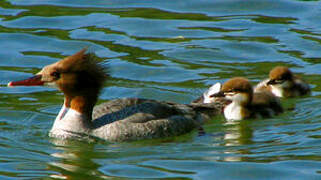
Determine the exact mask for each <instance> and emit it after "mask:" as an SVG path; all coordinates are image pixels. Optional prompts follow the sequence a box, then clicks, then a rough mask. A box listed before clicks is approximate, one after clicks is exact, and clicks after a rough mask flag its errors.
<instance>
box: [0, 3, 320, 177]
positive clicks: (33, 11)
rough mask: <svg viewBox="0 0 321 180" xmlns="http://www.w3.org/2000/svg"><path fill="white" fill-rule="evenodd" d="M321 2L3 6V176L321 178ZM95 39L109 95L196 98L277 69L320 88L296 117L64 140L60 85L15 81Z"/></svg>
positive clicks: (296, 104) (295, 102) (297, 106)
mask: <svg viewBox="0 0 321 180" xmlns="http://www.w3.org/2000/svg"><path fill="white" fill-rule="evenodd" d="M320 19H321V3H320V2H319V1H295V0H279V1H274V0H260V1H258V0H257V1H255V0H249V1H242V0H239V1H237V0H218V1H210V0H200V1H192V0H185V1H179V0H174V1H173V0H159V1H158V0H157V1H144V0H142V1H125V0H122V1H103V0H98V1H90V0H81V1H63V0H29V1H22V0H6V1H1V2H0V42H1V43H0V73H1V76H0V100H1V103H0V152H1V155H0V160H1V161H0V178H1V179H16V178H22V179H56V178H63V179H105V178H131V179H136V178H156V179H160V178H173V179H175V178H177V179H213V178H216V179H320V178H321V168H320V167H321V163H320V161H321V156H320V154H321V150H320V149H321V112H320V106H321V97H320V95H321V94H320V91H321V89H320V87H321V83H320V68H321V64H320V63H319V62H320V59H321V56H320V52H321V45H320V43H321V22H320ZM83 47H89V49H90V51H92V52H95V53H96V55H97V56H98V58H99V59H100V61H101V63H103V64H104V65H106V66H109V68H110V76H111V78H110V79H109V80H108V81H107V82H106V83H105V86H104V90H103V92H102V94H101V96H100V102H102V101H106V100H110V99H115V98H123V97H140V98H150V99H156V100H166V101H173V102H179V103H189V102H191V101H192V100H193V99H195V98H197V97H198V96H199V95H200V94H201V93H202V92H203V91H204V90H205V89H206V88H208V87H209V86H210V85H211V84H213V83H215V82H224V81H225V80H227V79H229V78H230V77H233V76H245V77H247V78H249V79H250V80H251V81H252V82H253V84H255V83H257V82H258V81H260V80H261V79H263V78H266V77H267V74H268V72H269V70H270V69H271V68H273V67H274V66H276V65H286V66H289V67H291V69H292V70H293V71H294V72H295V73H297V74H299V75H300V76H302V77H304V79H306V80H307V81H308V82H309V83H310V84H311V87H312V90H313V92H312V95H311V96H308V97H303V98H296V99H291V100H286V101H283V103H284V105H285V106H286V107H288V108H289V109H293V110H288V111H286V112H285V113H284V114H282V115H280V116H277V117H274V118H271V119H260V120H245V121H242V122H239V123H227V122H226V121H225V120H224V118H223V117H222V116H218V117H214V118H213V120H212V121H211V122H210V123H209V124H206V125H205V127H204V128H205V130H206V131H207V132H208V134H207V135H205V136H198V135H197V132H196V131H195V132H191V133H189V134H187V135H184V136H181V137H175V138H170V139H162V140H150V141H139V142H131V143H107V142H97V143H87V142H78V141H71V142H69V141H68V142H62V141H59V140H56V139H50V138H49V137H48V135H47V134H48V131H49V129H50V128H51V126H52V123H53V120H54V118H55V116H56V114H57V112H58V111H59V108H60V105H61V103H62V101H63V97H62V94H61V93H60V92H58V91H57V90H56V89H51V88H48V87H17V88H7V87H6V84H7V83H8V82H9V81H12V80H19V79H22V78H25V77H29V76H31V75H32V74H34V73H36V72H38V71H39V70H40V69H41V68H42V67H43V66H44V65H47V64H50V63H53V62H56V61H57V60H59V59H61V58H63V57H65V56H67V55H71V54H73V53H75V52H77V51H79V50H80V49H82V48H83Z"/></svg>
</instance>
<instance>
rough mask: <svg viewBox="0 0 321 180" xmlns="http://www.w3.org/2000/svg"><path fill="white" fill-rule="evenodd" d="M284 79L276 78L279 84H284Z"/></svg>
mask: <svg viewBox="0 0 321 180" xmlns="http://www.w3.org/2000/svg"><path fill="white" fill-rule="evenodd" d="M283 81H284V80H282V79H276V80H275V83H277V84H282V83H283Z"/></svg>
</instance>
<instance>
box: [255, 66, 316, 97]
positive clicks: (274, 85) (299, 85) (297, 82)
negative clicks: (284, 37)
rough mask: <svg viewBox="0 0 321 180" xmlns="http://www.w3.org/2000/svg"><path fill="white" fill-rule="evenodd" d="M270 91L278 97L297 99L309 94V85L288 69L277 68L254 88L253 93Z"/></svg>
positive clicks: (283, 67)
mask: <svg viewBox="0 0 321 180" xmlns="http://www.w3.org/2000/svg"><path fill="white" fill-rule="evenodd" d="M262 90H264V91H270V92H272V93H273V94H274V95H276V96H278V97H282V98H283V97H286V98H287V97H298V96H303V95H307V94H310V92H311V90H310V87H309V85H308V84H307V83H306V82H304V81H303V80H302V79H301V78H299V77H297V76H295V75H294V74H293V73H292V72H291V71H290V69H289V68H288V67H285V66H277V67H275V68H273V69H272V70H271V71H270V74H269V79H266V80H263V81H262V82H260V83H259V84H258V85H257V86H256V87H255V88H254V91H255V92H259V91H262Z"/></svg>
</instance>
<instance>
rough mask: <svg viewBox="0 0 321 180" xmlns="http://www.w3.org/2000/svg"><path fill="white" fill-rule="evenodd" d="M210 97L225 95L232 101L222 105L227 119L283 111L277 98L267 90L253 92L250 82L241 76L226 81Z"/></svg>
mask: <svg viewBox="0 0 321 180" xmlns="http://www.w3.org/2000/svg"><path fill="white" fill-rule="evenodd" d="M211 96H212V97H225V98H226V99H229V100H231V101H232V102H231V103H230V104H228V105H226V106H225V107H224V116H225V118H226V119H227V120H242V119H245V118H257V117H270V116H272V115H274V114H278V113H281V112H282V111H283V109H282V106H281V104H280V101H279V99H278V98H277V97H276V96H274V95H273V94H272V93H270V92H268V91H261V92H256V93H254V92H253V88H252V86H251V84H250V82H249V81H248V80H247V79H245V78H243V77H235V78H232V79H230V80H228V81H226V82H225V83H224V84H223V86H222V88H221V90H220V91H219V92H218V93H216V94H213V95H211Z"/></svg>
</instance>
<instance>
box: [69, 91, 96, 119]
mask: <svg viewBox="0 0 321 180" xmlns="http://www.w3.org/2000/svg"><path fill="white" fill-rule="evenodd" d="M97 98H98V97H97V95H93V94H92V93H87V94H86V95H75V96H65V102H64V106H65V107H66V108H68V109H72V110H74V111H76V112H78V113H80V114H82V115H83V116H84V117H85V118H86V119H88V120H89V121H91V119H92V113H93V108H94V106H95V104H96V102H97Z"/></svg>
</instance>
